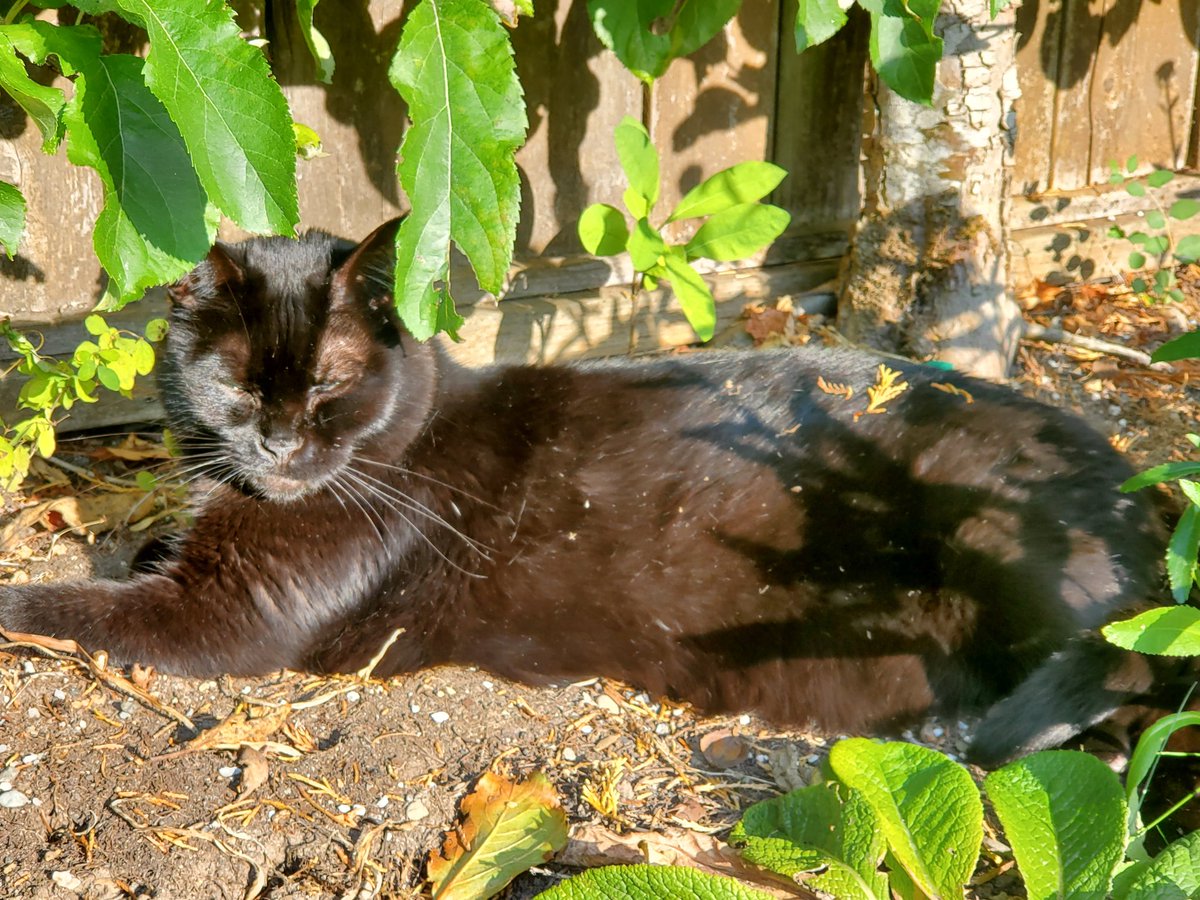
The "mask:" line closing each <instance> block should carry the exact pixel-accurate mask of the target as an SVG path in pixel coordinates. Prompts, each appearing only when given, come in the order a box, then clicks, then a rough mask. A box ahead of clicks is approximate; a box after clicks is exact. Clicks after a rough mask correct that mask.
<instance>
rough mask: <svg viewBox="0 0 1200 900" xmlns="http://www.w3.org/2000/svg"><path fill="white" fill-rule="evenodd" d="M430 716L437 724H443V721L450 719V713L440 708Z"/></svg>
mask: <svg viewBox="0 0 1200 900" xmlns="http://www.w3.org/2000/svg"><path fill="white" fill-rule="evenodd" d="M429 718H431V719H433V721H434V722H435V723H436V724H438V725H441V724H442V723H443V722H448V721H450V713H448V712H442V711H441V710H440V709H439V710H438V711H437V712H432V713H430V714H429Z"/></svg>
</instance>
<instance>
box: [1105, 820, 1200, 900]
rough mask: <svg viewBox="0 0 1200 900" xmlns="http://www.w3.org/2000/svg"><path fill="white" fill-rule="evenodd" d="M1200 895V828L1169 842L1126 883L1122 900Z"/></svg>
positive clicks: (1179, 898) (1170, 899) (1186, 899)
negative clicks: (1148, 863) (1147, 864)
mask: <svg viewBox="0 0 1200 900" xmlns="http://www.w3.org/2000/svg"><path fill="white" fill-rule="evenodd" d="M1192 897H1200V831H1193V832H1192V833H1191V834H1189V835H1185V836H1184V837H1181V838H1180V839H1179V840H1177V841H1173V842H1172V843H1170V844H1168V845H1167V846H1166V848H1164V849H1163V850H1162V852H1161V853H1159V854H1158V856H1156V857H1154V860H1153V861H1152V862H1151V863H1150V865H1149V866H1146V867H1144V868H1142V869H1141V870H1140V871H1139V872H1138V874H1137V876H1136V877H1135V878H1134V879H1133V880H1132V882H1131V883H1130V884H1129V885H1128V887H1127V889H1126V892H1125V893H1123V894H1122V895H1121V900H1189V898H1192Z"/></svg>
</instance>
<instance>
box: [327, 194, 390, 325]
mask: <svg viewBox="0 0 1200 900" xmlns="http://www.w3.org/2000/svg"><path fill="white" fill-rule="evenodd" d="M403 218H404V217H403V216H401V217H398V218H395V219H392V220H391V221H388V222H384V223H383V224H382V225H380V226H379V227H378V228H376V229H375V230H374V231H372V232H371V233H370V234H369V235H367V236H366V238H364V239H363V241H362V243H360V244H359V245H358V246H357V247H355V248H354V252H352V253H351V254H350V256H349V257H348V258H347V260H346V261H345V262H344V263H342V265H341V266H340V267H339V268H338V270H337V271H336V272H334V274H333V282H332V284H331V285H330V292H329V293H330V299H331V300H332V301H333V305H335V306H336V305H338V304H339V303H350V302H354V301H356V300H357V301H358V302H365V303H366V304H367V305H368V306H370V307H371V308H372V309H382V308H385V307H390V306H391V305H392V291H393V289H392V285H393V272H394V271H395V268H396V232H397V231H398V230H399V229H400V223H401V222H402V221H403Z"/></svg>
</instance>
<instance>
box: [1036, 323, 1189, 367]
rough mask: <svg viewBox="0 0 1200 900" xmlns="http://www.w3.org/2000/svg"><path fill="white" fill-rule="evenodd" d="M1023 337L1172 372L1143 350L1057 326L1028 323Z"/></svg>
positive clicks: (1164, 364)
mask: <svg viewBox="0 0 1200 900" xmlns="http://www.w3.org/2000/svg"><path fill="white" fill-rule="evenodd" d="M1023 337H1025V338H1028V339H1029V340H1032V341H1048V342H1050V343H1052V344H1067V345H1069V346H1072V347H1079V348H1081V349H1083V350H1091V351H1093V352H1095V353H1107V354H1108V355H1109V356H1119V357H1121V358H1122V359H1128V360H1130V361H1132V362H1135V363H1138V364H1139V365H1143V366H1146V367H1147V368H1150V369H1156V370H1158V371H1161V372H1170V371H1172V369H1171V366H1170V365H1168V364H1167V363H1156V362H1152V361H1151V359H1150V354H1149V353H1146V352H1144V351H1142V350H1134V349H1133V348H1132V347H1126V346H1123V345H1122V344H1114V343H1113V342H1112V341H1102V340H1100V339H1099V338H1092V337H1087V336H1085V335H1082V334H1075V333H1073V332H1070V331H1064V330H1063V329H1062V328H1059V327H1057V326H1054V327H1050V328H1047V327H1046V326H1045V325H1039V324H1038V323H1037V322H1026V323H1025V333H1024V335H1023Z"/></svg>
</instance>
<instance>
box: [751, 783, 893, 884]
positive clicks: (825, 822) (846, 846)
mask: <svg viewBox="0 0 1200 900" xmlns="http://www.w3.org/2000/svg"><path fill="white" fill-rule="evenodd" d="M846 793H847V794H848V797H847V800H846V802H845V803H844V804H843V803H842V802H841V800H840V799H839V798H838V795H837V792H836V790H835V789H834V787H833V786H832V785H814V786H812V787H807V788H801V789H800V790H797V791H792V792H791V793H790V794H787V795H785V796H783V797H775V798H773V799H771V800H764V801H762V802H761V803H756V804H754V805H753V806H751V807H750V808H749V809H747V810H746V812H745V814H744V815H743V816H742V820H741V821H740V822H738V824H737V825H735V826H734V828H733V831H732V832H731V833H730V835H729V841H730V843H732V844H737V845H743V849H742V855H743V856H744V857H746V859H748V860H750V861H751V862H753V863H755V864H756V865H760V866H763V867H765V868H767V869H770V870H771V871H773V872H778V873H779V874H781V875H785V876H787V877H788V878H796V877H797V876H800V875H804V874H806V873H813V874H812V877H809V878H804V879H798V880H803V882H804V885H805V887H806V888H810V889H813V890H817V891H822V892H824V893H826V894H830V895H832V896H835V897H838V898H843V900H877V898H878V900H884V898H886V897H887V896H888V889H887V876H886V875H884V874H883V873H882V872H880V871H879V863H880V862H881V861H882V859H883V854H884V850H885V848H886V843H885V842H884V840H883V834H882V832H881V831H880V830H879V827H878V822H877V821H876V819H875V814H874V813H873V812H872V811H871V807H870V806H869V805H868V804H867V802H866V801H865V800H864V799H863V797H862V795H860V794H858V793H857V792H856V791H850V790H847V791H846Z"/></svg>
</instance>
